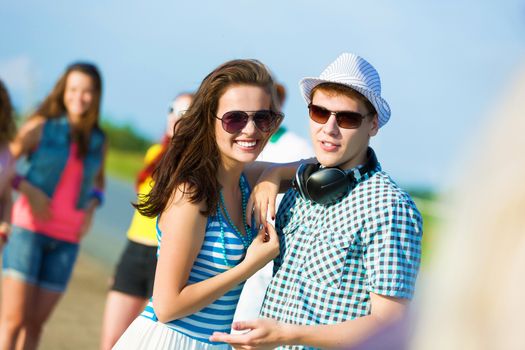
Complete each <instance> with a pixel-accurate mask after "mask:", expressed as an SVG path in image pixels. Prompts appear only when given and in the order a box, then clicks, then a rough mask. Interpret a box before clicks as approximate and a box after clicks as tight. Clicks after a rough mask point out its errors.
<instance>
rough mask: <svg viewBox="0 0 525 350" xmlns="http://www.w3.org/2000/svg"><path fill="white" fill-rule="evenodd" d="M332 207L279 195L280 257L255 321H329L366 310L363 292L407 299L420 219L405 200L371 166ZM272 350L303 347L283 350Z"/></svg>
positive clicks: (417, 260)
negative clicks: (371, 169) (369, 170)
mask: <svg viewBox="0 0 525 350" xmlns="http://www.w3.org/2000/svg"><path fill="white" fill-rule="evenodd" d="M354 173H355V174H356V175H357V176H358V177H357V179H358V183H357V186H356V187H355V188H354V189H353V191H352V192H351V193H350V194H349V195H347V196H346V197H344V198H342V199H341V200H339V201H338V202H336V203H334V204H332V205H330V206H323V205H319V204H316V203H314V202H311V201H308V200H305V199H303V198H301V197H300V196H299V195H298V193H297V192H296V191H295V190H290V191H288V192H287V193H286V195H285V197H284V199H283V201H282V202H281V205H280V207H279V211H278V214H277V220H276V229H277V231H278V233H279V235H280V239H281V247H280V249H281V252H280V255H279V257H278V258H277V259H276V260H275V261H274V277H273V279H272V281H271V283H270V285H269V287H268V289H267V291H266V296H265V300H264V304H263V307H262V310H261V316H262V317H267V318H273V319H277V320H279V321H282V322H285V323H291V324H302V325H312V324H334V323H340V322H343V321H346V320H351V319H355V318H357V317H361V316H365V315H368V314H369V313H370V306H371V305H370V295H369V293H370V292H373V293H376V294H380V295H385V296H390V297H397V298H411V297H412V295H413V292H414V285H415V282H416V276H417V273H418V270H419V263H420V258H421V237H422V220H421V216H420V214H419V212H418V210H417V208H416V206H415V204H414V202H413V201H412V200H411V199H410V197H409V195H408V194H406V193H405V192H403V191H402V190H401V189H400V188H399V187H398V186H397V185H396V184H395V183H394V182H393V181H392V180H391V179H390V177H389V176H388V175H387V174H386V173H385V172H383V171H381V168H380V166H379V165H378V166H377V168H376V169H375V170H374V171H371V172H368V173H366V174H364V175H363V176H360V175H359V172H358V171H355V172H354ZM279 349H308V348H307V347H303V346H283V347H280V348H279Z"/></svg>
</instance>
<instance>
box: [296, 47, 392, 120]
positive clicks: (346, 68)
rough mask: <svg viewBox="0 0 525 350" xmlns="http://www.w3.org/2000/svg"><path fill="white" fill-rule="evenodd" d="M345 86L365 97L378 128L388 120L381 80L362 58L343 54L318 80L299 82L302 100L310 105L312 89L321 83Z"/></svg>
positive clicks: (388, 107)
mask: <svg viewBox="0 0 525 350" xmlns="http://www.w3.org/2000/svg"><path fill="white" fill-rule="evenodd" d="M327 82H331V83H337V84H343V85H347V86H348V87H350V88H352V89H354V90H356V91H357V92H359V93H360V94H362V95H363V96H365V97H366V98H367V99H368V100H369V101H370V103H372V105H373V106H374V108H375V109H376V111H377V116H378V119H379V127H382V126H383V125H385V124H386V123H387V122H388V120H389V119H390V106H389V105H388V103H387V102H386V101H385V100H384V99H383V98H382V97H381V80H380V78H379V73H377V71H376V69H375V68H374V67H373V66H372V65H371V64H370V63H368V62H367V61H366V60H365V59H363V58H362V57H359V56H357V55H355V54H352V53H343V54H341V55H340V56H339V57H337V59H336V60H335V61H334V62H332V63H331V64H330V65H329V66H328V67H327V68H326V69H325V70H324V71H323V72H322V73H321V75H320V76H319V77H318V78H304V79H302V80H301V81H300V82H299V87H300V89H301V93H302V95H303V98H304V99H305V101H306V103H307V104H310V102H311V100H310V97H311V94H312V89H313V88H314V87H316V86H317V85H319V84H321V83H327Z"/></svg>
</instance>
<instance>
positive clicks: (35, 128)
mask: <svg viewBox="0 0 525 350" xmlns="http://www.w3.org/2000/svg"><path fill="white" fill-rule="evenodd" d="M45 122H46V119H45V118H44V117H41V116H37V117H33V118H31V119H29V120H28V121H26V122H25V123H24V124H23V125H22V127H21V128H20V130H19V131H18V133H17V134H16V137H15V139H14V140H13V141H12V142H11V143H10V144H9V150H10V151H11V154H12V155H13V157H14V158H15V159H19V158H20V157H22V156H24V155H28V154H29V153H30V152H31V151H32V150H34V149H36V147H37V146H38V144H39V143H40V139H41V137H42V129H43V128H44V123H45Z"/></svg>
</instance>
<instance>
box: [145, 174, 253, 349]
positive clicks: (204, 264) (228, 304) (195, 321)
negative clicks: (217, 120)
mask: <svg viewBox="0 0 525 350" xmlns="http://www.w3.org/2000/svg"><path fill="white" fill-rule="evenodd" d="M241 181H243V182H244V185H243V186H241V189H243V190H244V191H245V192H246V195H247V197H246V198H248V197H249V195H250V189H249V187H248V182H247V180H246V178H245V177H244V175H243V176H242V177H241ZM217 215H221V221H222V225H223V229H224V240H225V245H226V252H227V260H228V263H229V264H230V265H231V266H235V265H237V264H238V263H240V262H241V261H242V259H244V255H245V253H246V252H245V248H244V245H243V242H242V241H241V238H240V237H239V236H238V235H237V233H235V230H234V229H233V227H231V226H230V225H229V224H228V221H227V219H226V218H225V217H224V216H223V214H222V213H217ZM254 226H255V225H252V227H254ZM252 236H254V235H253V234H252ZM220 237H221V229H220V226H219V219H218V217H217V216H209V217H208V223H207V226H206V233H205V237H204V242H203V244H202V247H201V251H200V252H199V254H198V256H197V259H196V260H195V263H194V265H193V267H192V269H191V272H190V276H189V279H188V284H194V283H198V282H201V281H203V280H205V279H208V278H211V277H213V276H216V275H218V274H220V273H222V272H225V271H226V270H228V266H226V265H225V262H224V254H223V244H222V240H221V238H220ZM157 238H158V241H159V247H160V244H161V240H162V233H161V232H160V230H159V229H158V227H157ZM243 285H244V283H242V284H240V285H238V286H236V287H235V288H233V289H232V290H230V291H229V292H227V293H226V294H225V295H223V296H222V297H220V298H219V299H217V300H216V301H215V302H213V303H212V304H210V305H208V306H206V307H205V308H204V309H202V310H200V311H199V312H197V313H195V314H192V315H190V316H187V317H184V318H181V319H177V320H173V321H170V322H168V323H166V326H168V327H169V328H171V329H173V330H175V331H177V332H180V333H183V334H185V335H187V336H188V337H190V338H193V339H196V340H198V341H201V342H204V343H210V342H209V340H208V338H209V337H210V336H211V335H212V333H213V332H215V331H218V332H230V330H231V324H232V322H233V315H234V313H235V308H236V306H237V302H238V301H239V296H240V294H241V291H242V287H243ZM152 301H153V298H152V299H150V301H149V303H148V305H147V306H146V308H145V310H144V311H143V312H142V314H141V315H142V316H144V317H146V318H149V319H151V320H153V321H158V320H157V317H156V316H155V310H154V308H153V302H152Z"/></svg>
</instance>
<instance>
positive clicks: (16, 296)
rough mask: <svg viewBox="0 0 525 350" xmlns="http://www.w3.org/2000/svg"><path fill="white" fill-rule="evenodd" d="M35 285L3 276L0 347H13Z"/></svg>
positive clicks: (10, 348) (7, 348)
mask: <svg viewBox="0 0 525 350" xmlns="http://www.w3.org/2000/svg"><path fill="white" fill-rule="evenodd" d="M35 291H36V287H35V286H33V285H30V284H28V283H26V282H24V281H22V280H19V279H16V278H12V277H4V278H3V280H2V307H1V310H0V349H1V350H12V349H15V346H16V344H17V339H18V338H19V337H20V335H21V333H22V330H23V327H24V326H25V322H26V315H27V310H28V305H29V301H30V300H31V299H32V295H33V294H34V293H35Z"/></svg>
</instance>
